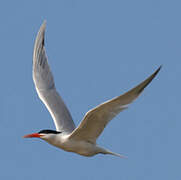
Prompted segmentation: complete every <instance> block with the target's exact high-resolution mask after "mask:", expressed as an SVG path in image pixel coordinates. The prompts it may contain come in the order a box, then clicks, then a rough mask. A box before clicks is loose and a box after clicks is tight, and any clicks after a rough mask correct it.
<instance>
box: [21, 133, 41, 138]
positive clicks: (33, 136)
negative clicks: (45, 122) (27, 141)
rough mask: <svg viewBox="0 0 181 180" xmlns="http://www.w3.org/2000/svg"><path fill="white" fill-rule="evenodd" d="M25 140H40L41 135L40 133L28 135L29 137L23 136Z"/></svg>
mask: <svg viewBox="0 0 181 180" xmlns="http://www.w3.org/2000/svg"><path fill="white" fill-rule="evenodd" d="M23 137H24V138H40V137H41V135H40V134H38V133H33V134H28V135H25V136H23Z"/></svg>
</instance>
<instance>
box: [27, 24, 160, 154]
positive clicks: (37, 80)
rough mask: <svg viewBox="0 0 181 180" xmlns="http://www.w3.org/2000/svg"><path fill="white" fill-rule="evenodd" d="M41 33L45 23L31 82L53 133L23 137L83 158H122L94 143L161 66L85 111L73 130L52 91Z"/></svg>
mask: <svg viewBox="0 0 181 180" xmlns="http://www.w3.org/2000/svg"><path fill="white" fill-rule="evenodd" d="M44 34H45V22H44V23H43V25H42V26H41V28H40V30H39V32H38V35H37V38H36V41H35V46H34V54H33V80H34V84H35V88H36V91H37V93H38V96H39V98H40V99H41V100H42V102H43V103H44V104H45V106H46V107H47V109H48V110H49V112H50V114H51V116H52V118H53V120H54V123H55V127H56V131H54V130H42V131H40V132H38V133H34V134H29V135H26V136H24V137H25V138H31V137H37V138H41V139H43V140H45V141H47V142H48V143H49V144H51V145H53V146H56V147H58V148H61V149H63V150H65V151H68V152H74V153H77V154H80V155H83V156H93V155H96V154H99V153H101V154H111V155H115V156H119V157H124V156H122V155H120V154H117V153H113V152H111V151H109V150H107V149H104V148H102V147H100V146H98V145H97V143H96V140H97V138H98V137H99V136H100V134H101V133H102V131H103V130H104V128H105V127H106V125H107V124H108V123H109V122H110V121H111V120H112V119H113V118H114V117H115V116H116V115H118V114H119V113H120V112H121V111H123V110H124V109H126V108H127V107H128V105H129V104H130V103H132V102H133V101H134V100H135V99H136V98H137V97H138V96H139V95H140V94H141V92H142V91H143V90H144V88H145V87H146V86H147V85H148V84H149V83H150V82H151V81H152V80H153V78H154V77H155V76H156V75H157V73H158V72H159V70H160V68H161V67H159V68H158V69H157V70H156V71H155V72H154V73H153V74H152V75H151V76H149V77H148V78H147V79H146V80H145V81H143V82H142V83H140V84H139V85H137V86H136V87H135V88H133V89H131V90H130V91H128V92H126V93H124V94H123V95H120V96H118V97H116V98H113V99H111V100H109V101H107V102H104V103H102V104H100V105H99V106H97V107H95V108H93V109H92V110H90V111H88V112H87V113H86V114H85V116H84V118H83V120H82V122H81V123H80V124H79V126H78V127H77V128H76V127H75V124H74V122H73V120H72V117H71V114H70V112H69V111H68V109H67V107H66V105H65V104H64V102H63V100H62V98H61V97H60V95H59V94H58V92H57V90H56V88H55V83H54V79H53V75H52V73H51V70H50V67H49V65H48V59H47V56H46V53H45V47H44Z"/></svg>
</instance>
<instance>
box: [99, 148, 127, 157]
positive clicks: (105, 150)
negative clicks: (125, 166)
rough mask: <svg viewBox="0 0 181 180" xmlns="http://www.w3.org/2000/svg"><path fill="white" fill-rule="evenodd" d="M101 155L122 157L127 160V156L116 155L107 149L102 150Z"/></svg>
mask: <svg viewBox="0 0 181 180" xmlns="http://www.w3.org/2000/svg"><path fill="white" fill-rule="evenodd" d="M100 153H101V154H111V155H114V156H117V157H120V158H127V157H126V156H123V155H121V154H118V153H114V152H111V151H109V150H107V149H104V148H101V152H100Z"/></svg>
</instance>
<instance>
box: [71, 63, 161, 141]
mask: <svg viewBox="0 0 181 180" xmlns="http://www.w3.org/2000/svg"><path fill="white" fill-rule="evenodd" d="M160 68H161V66H160V67H159V68H158V69H157V70H156V71H155V72H154V73H153V74H152V75H151V76H150V77H148V78H147V79H146V80H145V81H143V82H142V83H140V84H139V85H138V86H136V87H135V88H133V89H131V90H130V91H128V92H126V93H125V94H123V95H121V96H119V97H116V98H114V99H111V100H109V101H107V102H105V103H103V104H100V105H99V106H97V107H95V108H94V109H92V110H90V111H88V112H87V113H86V115H85V116H84V119H83V120H82V122H81V123H80V124H79V126H78V127H77V128H76V129H75V130H74V131H73V132H72V134H71V135H70V137H69V138H72V139H76V140H85V141H89V142H92V143H95V142H96V139H97V138H98V137H99V135H100V134H101V133H102V131H103V130H104V128H105V127H106V125H107V124H108V122H109V121H110V120H112V119H113V118H114V117H115V116H116V115H118V114H119V113H120V112H121V111H123V110H124V109H126V108H127V106H128V105H129V104H130V103H132V102H133V101H134V100H135V99H136V98H137V97H138V96H139V95H140V93H141V92H142V91H143V90H144V88H145V87H146V86H147V85H148V84H149V83H150V82H151V81H152V80H153V78H154V77H155V76H156V75H157V73H158V72H159V71H160Z"/></svg>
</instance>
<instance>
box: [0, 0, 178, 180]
mask: <svg viewBox="0 0 181 180" xmlns="http://www.w3.org/2000/svg"><path fill="white" fill-rule="evenodd" d="M180 9H181V1H179V0H149V1H148V0H147V1H145V0H136V1H135V0H124V1H121V0H109V1H107V0H91V1H87V0H54V1H43V0H42V1H40V0H31V1H23V0H16V1H10V0H9V1H8V0H6V1H5V0H4V1H3V0H1V1H0V67H1V68H0V69H1V70H0V81H1V89H0V90H1V93H0V98H1V103H0V139H1V141H0V179H3V180H10V179H11V180H12V179H18V180H19V179H26V180H32V179H35V180H36V179H39V180H50V179H51V180H52V179H61V180H65V179H69V180H70V179H75V180H80V179H86V180H101V179H104V180H110V179H114V180H141V179H146V180H153V179H155V180H156V179H164V180H171V179H172V180H178V179H180V178H181V174H180V163H181V155H180V154H181V141H180V139H181V131H180V129H181V119H180V112H181V110H180V109H181V103H180V99H181V95H180V92H181V81H180V76H181V10H180ZM44 19H46V20H47V29H46V40H45V44H46V51H47V55H48V58H49V63H50V66H51V69H52V72H53V74H54V78H55V82H56V86H57V89H58V91H59V92H60V94H61V96H62V97H63V99H64V101H65V102H66V104H67V106H68V107H69V109H70V111H71V114H72V116H73V119H74V121H75V123H76V125H78V124H79V122H80V121H81V120H82V118H83V116H84V114H85V113H86V112H87V111H88V110H89V109H91V108H93V107H95V106H96V105H98V104H100V103H102V102H104V101H106V100H108V99H110V98H113V97H115V96H118V95H120V94H121V93H123V92H125V91H127V90H129V89H130V88H132V87H134V86H135V85H137V84H138V83H140V82H141V81H142V80H144V79H145V78H147V77H148V76H149V75H150V74H151V73H153V72H154V71H155V70H156V69H157V68H158V67H159V66H160V65H161V64H163V68H162V69H161V71H160V73H159V74H158V76H157V77H156V78H155V79H154V80H153V81H152V83H151V84H150V85H149V86H148V87H147V88H146V89H145V91H144V92H143V94H142V95H141V96H140V97H139V98H138V99H137V101H135V102H134V103H133V104H132V105H130V108H129V109H128V110H126V111H124V112H122V113H120V114H119V116H117V117H116V118H115V119H114V120H113V121H111V123H110V124H109V125H108V126H107V127H106V129H105V131H104V132H103V134H102V135H101V137H100V138H99V139H98V144H100V145H102V146H104V147H106V148H108V149H110V150H112V151H114V152H117V153H121V154H123V155H126V156H128V159H120V158H118V157H114V156H109V155H107V156H104V155H97V156H94V157H91V158H87V157H82V156H79V155H77V154H73V153H68V152H64V151H62V150H60V149H58V148H55V147H53V146H50V145H49V144H47V143H46V142H44V141H41V140H39V139H23V138H22V136H23V135H25V134H28V133H32V132H37V131H39V130H42V129H54V124H53V121H52V119H51V116H50V114H49V112H48V111H47V109H46V108H45V106H44V105H43V103H42V102H41V101H40V100H39V98H38V96H37V94H36V91H35V88H34V84H33V81H32V53H33V45H34V40H35V37H36V34H37V32H38V30H39V27H40V25H41V24H42V22H43V20H44Z"/></svg>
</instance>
